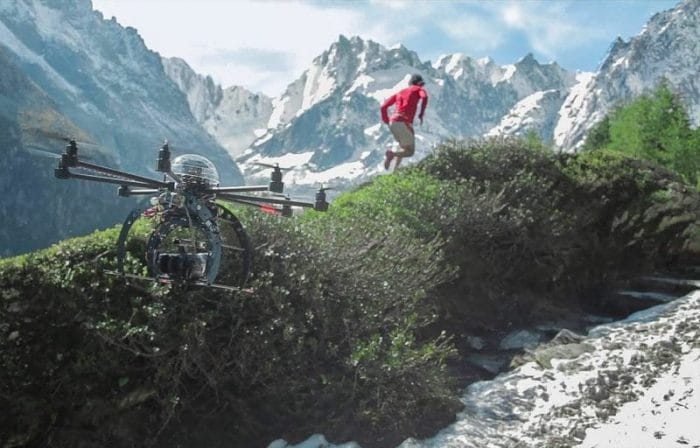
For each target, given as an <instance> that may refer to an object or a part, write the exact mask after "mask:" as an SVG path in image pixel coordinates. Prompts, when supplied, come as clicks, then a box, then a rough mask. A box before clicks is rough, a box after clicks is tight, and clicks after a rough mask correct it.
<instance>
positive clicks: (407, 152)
mask: <svg viewBox="0 0 700 448" xmlns="http://www.w3.org/2000/svg"><path fill="white" fill-rule="evenodd" d="M415 151H416V148H415V145H406V146H402V147H401V151H396V152H394V158H395V159H396V165H395V166H394V169H396V168H398V167H399V165H401V160H403V158H404V157H411V156H412V155H413V153H414V152H415Z"/></svg>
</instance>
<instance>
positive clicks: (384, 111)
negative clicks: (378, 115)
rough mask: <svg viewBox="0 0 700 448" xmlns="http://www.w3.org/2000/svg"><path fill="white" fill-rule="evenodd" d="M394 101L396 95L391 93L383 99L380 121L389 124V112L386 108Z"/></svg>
mask: <svg viewBox="0 0 700 448" xmlns="http://www.w3.org/2000/svg"><path fill="white" fill-rule="evenodd" d="M395 102H396V95H391V96H390V97H389V98H387V99H386V101H384V103H383V104H382V107H381V111H382V121H383V122H384V123H385V124H389V113H388V112H387V109H389V106H391V105H393V104H394V103H395Z"/></svg>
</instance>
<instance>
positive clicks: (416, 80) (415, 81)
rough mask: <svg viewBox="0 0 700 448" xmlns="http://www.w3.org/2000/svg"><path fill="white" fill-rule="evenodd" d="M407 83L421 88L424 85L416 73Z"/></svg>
mask: <svg viewBox="0 0 700 448" xmlns="http://www.w3.org/2000/svg"><path fill="white" fill-rule="evenodd" d="M408 83H409V84H410V85H412V86H416V85H418V86H422V85H423V84H425V82H424V81H423V77H422V76H421V75H419V74H418V73H416V74H414V75H411V80H410V81H408Z"/></svg>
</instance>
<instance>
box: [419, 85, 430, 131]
mask: <svg viewBox="0 0 700 448" xmlns="http://www.w3.org/2000/svg"><path fill="white" fill-rule="evenodd" d="M420 99H421V100H422V101H421V105H420V113H419V114H418V118H419V119H420V124H423V114H424V113H425V108H426V107H428V92H426V91H425V90H423V89H420Z"/></svg>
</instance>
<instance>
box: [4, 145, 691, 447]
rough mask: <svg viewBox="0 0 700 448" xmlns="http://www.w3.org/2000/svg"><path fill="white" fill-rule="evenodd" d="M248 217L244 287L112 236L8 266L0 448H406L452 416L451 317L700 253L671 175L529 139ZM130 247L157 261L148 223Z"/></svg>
mask: <svg viewBox="0 0 700 448" xmlns="http://www.w3.org/2000/svg"><path fill="white" fill-rule="evenodd" d="M239 212H240V215H241V221H242V222H244V223H245V225H246V228H247V229H248V231H249V233H250V234H251V238H252V239H253V241H254V242H255V245H256V246H257V247H259V249H258V250H257V251H256V252H255V257H254V275H253V278H252V280H251V283H250V286H251V288H252V292H243V291H241V292H236V293H228V292H221V291H215V290H211V289H192V290H175V289H169V288H167V287H151V286H149V285H147V284H139V283H138V282H137V283H135V284H127V283H125V282H123V281H122V280H120V279H118V278H115V277H111V276H107V275H104V274H103V273H101V271H100V270H99V269H96V263H95V261H94V260H95V257H96V256H97V255H98V254H103V257H102V258H101V260H109V259H110V258H113V256H114V254H113V244H114V240H115V238H116V230H115V229H110V230H108V231H104V232H97V233H95V234H94V235H91V236H89V237H84V238H78V239H74V240H69V241H65V242H63V243H61V244H59V245H57V246H55V247H53V248H51V249H48V250H45V251H41V252H37V253H33V254H30V255H28V256H24V257H19V258H15V259H9V260H5V261H2V262H0V294H1V297H0V334H1V335H2V338H0V359H1V360H2V365H3V369H2V371H0V388H1V390H0V405H1V406H3V408H4V409H5V410H6V412H4V413H3V414H2V415H0V434H2V435H3V436H2V439H3V443H4V446H7V447H17V446H29V445H37V444H43V443H47V441H51V442H52V443H53V444H55V445H60V446H62V445H71V446H95V445H110V446H132V445H134V444H135V445H147V444H149V443H153V444H155V445H156V446H172V445H174V444H177V445H179V446H212V447H215V446H251V445H255V446H260V445H265V444H266V443H268V442H270V441H271V439H268V438H277V437H286V438H287V439H288V440H290V441H293V440H298V438H299V437H303V436H306V435H308V434H309V433H311V432H324V433H325V434H326V435H327V436H328V437H329V438H331V439H333V440H337V441H341V440H348V439H353V440H358V441H359V442H360V443H361V444H362V446H365V447H373V446H392V445H396V444H398V443H399V442H400V441H401V440H403V439H404V438H406V437H409V436H419V437H423V436H427V435H429V434H430V432H431V431H434V430H436V429H438V428H440V427H442V426H444V425H445V424H446V423H447V422H449V421H450V420H451V419H452V418H453V415H454V413H455V411H456V410H458V409H459V403H458V402H457V400H455V399H454V398H453V397H455V395H456V394H455V390H454V388H453V386H454V384H455V382H454V379H453V378H452V377H451V375H450V371H449V370H448V369H447V365H448V361H449V360H450V359H451V357H454V356H458V352H457V351H456V350H455V348H456V346H457V339H458V338H459V337H461V334H458V333H457V332H456V331H455V329H459V331H460V332H466V333H469V332H477V331H493V330H494V328H497V327H498V326H499V325H503V324H504V323H505V322H506V321H510V322H512V321H514V320H517V319H527V318H528V317H529V316H530V315H532V313H534V312H536V310H537V307H538V306H540V304H541V302H543V301H557V300H565V298H566V297H572V296H574V295H575V293H576V292H580V291H582V290H584V289H585V288H588V287H590V286H592V285H596V284H600V283H603V282H605V281H608V280H611V279H613V278H615V277H616V276H619V275H623V274H624V273H626V272H632V271H639V270H644V269H648V268H651V267H654V266H663V265H666V264H671V263H674V262H677V261H678V260H680V259H683V258H686V257H697V256H698V254H700V232H699V231H698V226H699V224H700V219H699V217H700V198H699V197H698V193H697V191H696V190H695V189H694V188H688V184H687V183H685V182H684V181H683V180H682V179H681V178H680V177H679V176H677V175H676V174H674V173H672V172H671V171H668V170H666V169H665V168H663V167H660V166H658V165H657V164H654V163H651V162H648V161H644V160H640V159H636V158H631V157H628V156H625V155H621V154H619V153H609V152H605V151H592V152H585V153H581V154H577V155H566V154H556V153H554V152H552V151H551V150H548V149H547V148H545V147H542V145H540V144H539V143H537V142H536V141H522V140H485V141H468V142H457V141H454V142H447V143H445V144H444V145H442V146H441V147H440V148H438V149H437V150H436V151H435V153H434V154H433V155H431V156H429V157H428V158H426V159H425V160H423V161H421V162H420V163H418V164H417V165H416V166H414V167H411V168H406V169H403V170H401V171H399V172H398V173H396V174H394V175H388V176H380V177H378V178H376V179H375V180H374V181H373V182H371V183H370V184H368V185H365V186H363V187H361V188H358V189H357V190H356V191H353V192H349V193H346V194H344V195H342V196H341V197H340V198H338V199H337V200H336V201H334V203H333V205H332V207H331V210H330V211H329V212H328V213H326V214H317V213H313V212H311V213H308V214H305V215H303V216H301V217H296V218H292V219H288V220H279V219H278V218H276V217H270V216H267V215H263V214H258V213H253V212H250V211H249V210H239ZM145 230H146V229H141V235H143V231H145ZM110 251H112V252H110ZM105 252H106V254H105ZM129 253H130V257H129V265H130V269H132V270H134V271H135V272H136V271H139V270H141V269H143V264H142V262H141V261H140V257H141V254H142V253H143V237H142V236H139V231H137V232H136V235H135V238H133V239H132V240H131V241H130V243H129ZM222 280H224V281H225V278H224V279H222Z"/></svg>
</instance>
